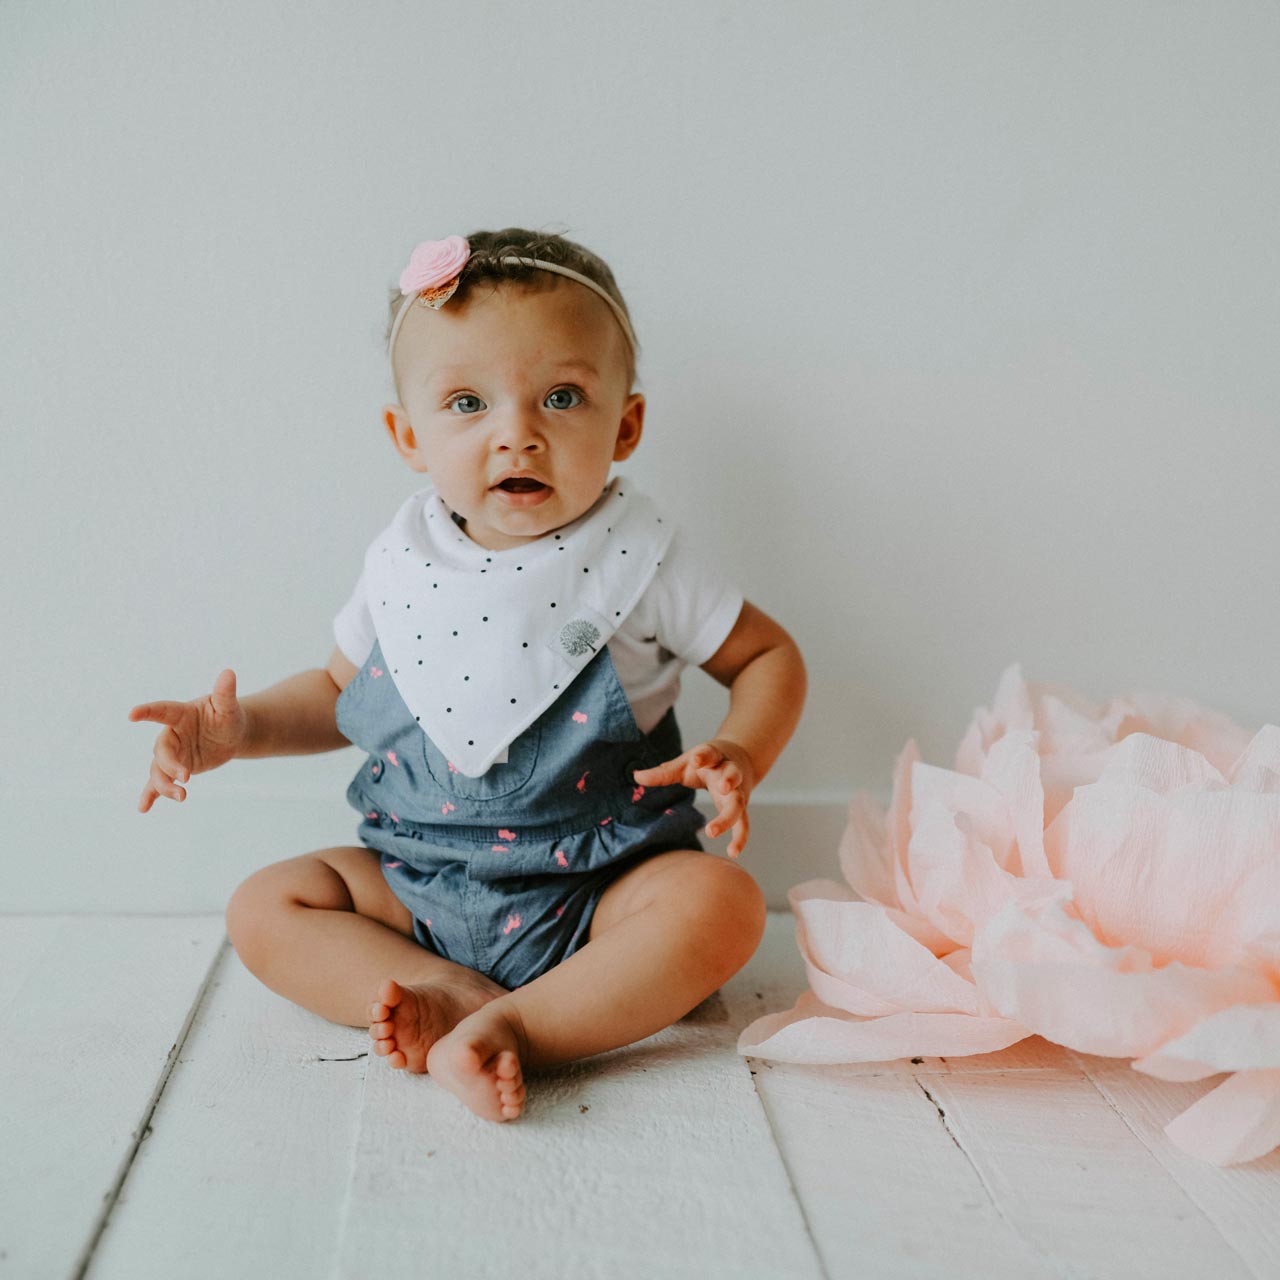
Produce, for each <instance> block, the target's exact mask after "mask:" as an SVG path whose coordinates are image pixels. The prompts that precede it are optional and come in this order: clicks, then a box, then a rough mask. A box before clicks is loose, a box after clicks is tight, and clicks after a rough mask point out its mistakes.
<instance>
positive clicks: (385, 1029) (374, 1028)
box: [369, 1022, 396, 1040]
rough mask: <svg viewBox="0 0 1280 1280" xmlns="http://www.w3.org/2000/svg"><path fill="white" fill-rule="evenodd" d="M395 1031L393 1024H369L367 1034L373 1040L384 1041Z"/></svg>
mask: <svg viewBox="0 0 1280 1280" xmlns="http://www.w3.org/2000/svg"><path fill="white" fill-rule="evenodd" d="M395 1029H396V1026H395V1023H394V1022H371V1023H370V1024H369V1034H370V1035H371V1036H372V1037H373V1038H374V1039H375V1040H385V1039H386V1038H387V1037H388V1036H389V1035H391V1033H392V1032H393V1031H394V1030H395Z"/></svg>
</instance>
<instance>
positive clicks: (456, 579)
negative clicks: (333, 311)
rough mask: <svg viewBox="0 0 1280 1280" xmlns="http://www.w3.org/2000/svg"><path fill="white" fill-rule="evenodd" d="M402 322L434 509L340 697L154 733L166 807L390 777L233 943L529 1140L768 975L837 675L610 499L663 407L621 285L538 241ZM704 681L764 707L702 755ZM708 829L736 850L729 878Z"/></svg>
mask: <svg viewBox="0 0 1280 1280" xmlns="http://www.w3.org/2000/svg"><path fill="white" fill-rule="evenodd" d="M392 309H393V312H394V316H393V319H392V321H391V323H390V326H389V334H388V339H387V347H388V357H389V360H390V363H391V371H392V376H393V379H394V383H395V390H396V395H397V397H398V403H396V404H389V405H386V406H384V408H383V411H382V419H383V422H384V424H385V426H386V429H387V432H388V434H389V436H390V438H391V443H392V444H393V445H394V447H395V449H396V451H397V452H398V453H399V454H400V456H401V457H402V458H403V459H404V461H405V462H406V463H407V464H408V466H409V467H410V468H412V469H413V470H414V471H419V472H423V473H424V474H426V475H427V476H428V477H429V479H430V483H429V484H428V485H427V486H426V487H424V488H421V489H419V490H417V491H416V492H415V493H413V494H412V495H411V496H410V497H409V498H408V499H407V500H406V501H405V502H404V503H403V504H402V505H401V507H400V509H399V511H398V512H397V514H396V516H395V518H394V519H393V520H392V521H391V523H390V524H389V525H388V526H387V528H386V529H385V530H384V531H383V532H382V533H380V534H379V535H378V536H377V537H376V538H375V539H374V540H373V542H372V544H371V545H370V546H369V548H368V550H367V552H366V553H365V557H364V566H363V570H362V572H361V574H360V577H359V580H358V581H357V583H356V586H355V590H354V591H353V593H352V595H351V597H350V598H349V600H348V601H347V603H346V605H345V606H344V607H343V608H342V610H341V611H340V612H339V613H338V615H337V617H336V618H335V620H334V637H335V639H336V641H337V647H336V648H335V649H334V651H333V656H332V657H331V658H330V659H329V665H328V668H327V669H324V670H322V669H320V668H315V669H313V670H309V671H303V672H301V673H299V674H298V675H295V676H292V677H290V678H288V679H286V680H283V681H281V682H280V683H279V684H276V685H274V686H272V687H271V688H270V689H267V690H266V691H265V692H262V693H258V694H254V695H252V696H250V697H246V698H243V699H240V698H237V694H236V678H235V672H234V671H232V670H231V669H226V670H224V671H222V672H221V673H220V674H219V675H218V677H217V679H216V680H215V681H214V684H213V690H212V692H211V693H210V694H209V695H208V696H206V697H203V698H198V699H195V700H193V701H190V702H166V701H160V702H149V703H143V704H140V705H138V706H136V707H134V708H133V709H132V710H131V711H130V712H129V718H130V719H131V720H134V721H139V720H152V721H157V722H159V723H160V724H163V725H165V726H166V727H165V728H164V729H163V730H162V731H161V733H160V734H159V736H158V737H157V739H156V742H155V748H154V759H153V760H152V763H151V773H150V778H149V780H148V782H147V785H146V786H145V787H144V788H143V792H142V796H141V799H140V800H139V805H138V807H139V810H140V811H141V812H143V813H146V812H147V811H148V810H149V809H150V808H151V805H152V804H153V803H154V801H155V800H156V798H157V797H159V796H162V795H163V796H168V797H169V798H170V799H173V800H179V801H180V800H183V799H185V797H186V792H185V791H184V789H183V787H182V786H181V785H179V784H182V783H186V782H188V780H189V779H190V778H191V777H192V776H193V775H195V774H197V773H203V772H207V771H208V770H210V769H215V768H217V767H218V766H219V765H221V764H224V763H225V762H226V761H228V760H231V759H234V758H237V757H238V758H244V757H254V756H268V755H288V754H301V753H307V752H314V751H329V750H333V749H335V748H338V747H343V746H346V745H347V744H348V743H355V744H356V745H357V746H359V747H360V748H361V750H362V751H365V752H367V753H368V759H367V760H366V762H365V763H364V764H363V765H362V766H361V768H360V770H359V772H358V773H357V774H356V776H355V777H354V778H353V779H352V782H351V784H350V786H349V787H348V789H347V798H348V800H349V801H350V802H351V804H352V805H353V806H354V807H355V808H356V809H357V810H359V812H360V814H361V815H362V817H361V821H360V825H359V827H358V830H357V835H358V837H359V840H360V843H359V844H358V845H344V846H339V847H337V848H331V849H321V850H319V851H318V852H315V853H309V854H304V855H302V856H301V857H296V858H288V859H286V860H284V861H283V862H277V863H274V864H273V865H271V866H268V867H264V868H263V869H262V870H260V871H257V872H255V873H254V874H253V875H251V876H250V877H249V878H248V879H247V880H245V881H244V882H243V883H242V884H241V885H240V886H239V887H238V888H237V889H236V891H235V893H234V894H233V895H232V897H231V900H230V903H229V904H228V907H227V932H228V936H229V937H230V940H231V943H232V945H233V946H234V947H235V949H236V952H237V953H238V955H239V956H240V959H241V960H242V961H243V962H244V964H245V966H246V967H247V968H248V969H249V970H250V971H251V972H252V973H254V974H255V975H256V976H257V977H258V978H259V979H260V980H261V981H262V982H263V983H265V984H266V985H267V986H268V987H270V988H271V989H272V990H273V991H276V992H279V993H280V994H281V995H284V996H286V997H288V999H290V1000H292V1001H294V1002H295V1003H297V1004H300V1005H302V1006H303V1007H304V1008H307V1009H310V1010H312V1011H313V1012H315V1013H318V1014H320V1015H321V1016H323V1017H325V1018H328V1019H330V1020H332V1021H335V1022H341V1023H345V1024H347V1025H352V1026H365V1025H367V1026H368V1028H369V1035H370V1036H371V1038H372V1040H373V1047H374V1052H375V1053H377V1054H379V1055H381V1056H383V1057H385V1058H386V1060H387V1061H388V1063H389V1064H390V1065H391V1066H392V1067H397V1068H405V1069H407V1070H409V1071H411V1072H417V1073H421V1072H424V1071H425V1072H429V1073H430V1074H431V1075H432V1076H433V1077H434V1078H435V1079H436V1080H437V1081H438V1082H439V1083H440V1084H441V1085H443V1086H444V1087H445V1088H446V1089H448V1090H450V1091H451V1092H452V1093H454V1094H456V1095H457V1096H458V1097H459V1098H460V1099H461V1100H462V1102H463V1103H465V1104H466V1106H468V1107H469V1108H470V1109H471V1110H472V1111H474V1112H475V1113H476V1114H477V1115H479V1116H482V1117H484V1118H485V1119H488V1120H494V1121H503V1120H513V1119H515V1118H516V1117H517V1116H519V1115H520V1113H521V1110H522V1108H523V1105H524V1098H525V1088H524V1081H523V1069H524V1068H526V1067H533V1066H551V1065H555V1064H558V1063H564V1062H569V1061H572V1060H573V1059H576V1058H582V1057H586V1056H588V1055H590V1054H595V1053H602V1052H604V1051H606V1050H608V1049H614V1048H617V1047H619V1046H622V1045H627V1044H631V1043H633V1042H634V1041H636V1040H640V1039H643V1038H644V1037H645V1036H649V1035H652V1034H653V1033H654V1032H656V1031H659V1030H661V1029H662V1028H663V1027H666V1026H669V1025H670V1024H671V1023H673V1022H675V1021H677V1020H678V1019H679V1018H681V1017H683V1016H684V1015H685V1014H686V1013H688V1012H689V1010H691V1009H692V1008H694V1006H696V1005H697V1004H698V1003H699V1002H700V1001H702V1000H703V999H705V998H706V997H707V996H708V995H710V994H711V993H712V992H713V991H715V990H716V989H717V988H718V987H720V986H721V985H722V984H723V983H724V982H725V981H726V980H727V979H728V978H730V977H731V976H732V975H733V974H734V973H736V972H737V971H738V970H739V969H740V968H741V967H742V966H743V965H744V964H745V963H746V961H747V960H748V959H749V958H750V957H751V955H752V953H753V952H754V951H755V948H756V946H757V944H758V943H759V941H760V937H761V934H762V932H763V929H764V922H765V903H764V898H763V895H762V894H761V892H760V889H759V886H758V885H757V884H756V882H755V880H754V879H753V878H752V877H751V875H750V874H749V873H748V872H747V871H745V870H744V869H743V868H742V867H741V866H740V865H739V864H738V863H737V862H736V859H737V858H738V857H739V855H740V854H741V853H742V850H743V848H744V846H745V845H746V842H747V835H748V830H749V825H748V819H747V802H748V800H749V798H750V796H751V792H752V790H753V789H754V787H755V786H756V784H757V783H758V782H759V781H760V779H761V778H763V777H764V775H765V774H766V773H767V772H768V771H769V769H770V768H771V767H772V765H773V763H774V761H775V760H776V759H777V757H778V755H779V753H780V752H781V751H782V749H783V747H784V745H785V744H786V742H787V740H788V738H789V737H790V736H791V734H792V732H793V731H794V729H795V726H796V724H797V722H798V720H799V717H800V711H801V707H802V704H803V701H804V695H805V668H804V664H803V661H802V660H801V657H800V653H799V651H798V649H797V648H796V645H795V642H794V641H793V640H792V639H791V637H790V636H789V635H788V634H787V632H786V631H784V630H783V629H782V627H780V626H779V625H778V624H777V623H776V622H775V621H773V619H771V618H770V617H768V616H767V615H766V614H764V613H763V612H761V611H760V610H759V609H757V608H756V607H755V606H754V605H752V604H751V603H750V602H749V601H744V600H743V597H742V595H741V593H740V592H738V591H737V590H736V589H735V588H734V586H733V585H732V584H731V583H729V582H728V581H726V580H725V578H724V577H723V575H722V573H721V572H720V570H719V569H718V567H717V566H716V565H715V564H714V563H713V562H712V561H711V560H710V558H709V557H704V556H702V555H701V554H700V553H699V552H698V550H697V549H696V547H695V546H694V545H693V544H692V543H691V542H690V540H689V539H688V538H687V537H686V536H685V535H684V534H683V533H682V532H681V531H680V528H679V525H678V523H677V522H676V521H675V520H674V519H672V518H671V517H670V515H668V514H667V513H666V512H664V511H663V510H662V509H661V508H660V507H658V506H657V505H656V504H655V503H654V502H653V501H652V500H651V499H650V498H649V497H647V496H646V495H645V494H643V493H642V492H640V490H639V488H638V486H636V485H635V484H633V483H632V482H630V481H626V480H624V479H623V478H622V477H618V476H615V477H613V478H612V479H610V476H609V471H610V464H611V463H613V462H621V461H623V460H625V459H626V458H629V457H630V456H631V454H632V453H633V452H634V451H635V449H636V447H637V446H638V445H639V443H640V436H641V429H642V426H643V423H644V410H645V399H644V396H643V395H641V394H639V393H638V392H635V391H633V390H632V386H633V384H634V380H635V370H636V350H637V348H636V341H635V335H634V333H633V332H632V328H631V321H630V316H629V313H628V311H627V307H626V303H625V302H624V301H623V298H622V295H621V293H620V292H619V290H618V287H617V285H616V283H615V282H614V278H613V273H612V272H611V271H610V269H609V267H608V266H607V265H606V264H605V263H604V262H603V261H601V259H600V258H598V257H597V256H596V255H595V254H593V253H591V252H590V251H589V250H587V249H585V248H583V247H582V246H581V245H578V244H575V243H574V242H573V241H571V240H567V239H565V238H563V237H561V236H558V235H546V234H536V233H534V232H530V231H525V230H523V229H521V228H509V229H507V230H505V231H499V232H491V231H477V232H474V233H472V234H471V235H469V236H467V237H466V238H465V239H464V238H463V237H461V236H449V237H448V238H447V239H445V240H439V241H427V242H425V243H423V244H420V245H418V247H417V248H416V249H415V250H414V252H413V255H412V257H411V259H410V262H409V265H408V266H407V267H406V268H405V270H404V272H403V274H402V275H401V278H400V289H399V291H398V293H395V294H393V297H392ZM689 664H693V665H697V666H700V667H701V668H702V669H703V670H704V671H706V672H707V673H709V674H710V675H711V676H712V677H713V678H714V679H715V680H717V681H719V682H720V683H721V684H723V685H725V686H727V687H728V689H729V691H730V693H729V700H730V701H729V711H728V714H727V716H726V717H725V719H724V722H723V723H722V724H721V726H720V728H719V730H718V732H717V735H716V737H714V738H712V739H711V740H709V741H706V742H700V743H698V744H697V745H695V746H693V747H691V748H689V749H688V750H684V749H683V747H682V743H681V740H680V730H679V727H678V726H677V724H676V719H675V712H674V703H675V700H676V695H677V693H678V692H679V685H680V672H681V670H682V668H683V667H684V666H686V665H689ZM697 788H704V789H706V790H707V791H708V792H710V795H711V800H712V802H713V803H714V806H715V810H716V814H715V817H714V818H713V819H712V820H711V821H710V822H707V823H706V825H705V828H704V827H703V820H702V817H701V815H700V814H699V812H698V810H697V809H696V808H695V807H694V805H693V799H694V795H695V790H696V789H697ZM703 829H705V832H706V834H707V835H708V836H718V835H720V834H722V833H724V832H726V831H730V830H731V831H732V837H731V840H730V843H729V845H728V848H727V853H728V860H726V859H724V858H721V857H716V856H714V855H712V854H709V853H707V852H706V851H705V850H704V849H703V848H702V846H701V844H700V843H699V840H698V836H697V833H698V831H699V830H703Z"/></svg>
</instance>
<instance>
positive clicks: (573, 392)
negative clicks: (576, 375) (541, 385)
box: [546, 387, 582, 409]
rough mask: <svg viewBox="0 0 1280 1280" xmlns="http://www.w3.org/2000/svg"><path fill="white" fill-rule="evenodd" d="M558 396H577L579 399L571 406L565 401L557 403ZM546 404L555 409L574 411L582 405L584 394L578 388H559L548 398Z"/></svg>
mask: <svg viewBox="0 0 1280 1280" xmlns="http://www.w3.org/2000/svg"><path fill="white" fill-rule="evenodd" d="M557 396H577V397H578V398H577V399H576V400H574V401H573V402H572V403H570V404H565V402H564V401H563V400H560V401H556V397H557ZM553 402H554V403H553ZM546 403H547V404H549V405H551V407H552V408H553V409H573V408H576V407H577V406H578V405H580V404H581V403H582V393H581V392H580V391H579V390H577V388H576V387H557V388H556V389H555V390H554V391H553V392H552V393H551V394H550V395H549V396H548V397H547V400H546Z"/></svg>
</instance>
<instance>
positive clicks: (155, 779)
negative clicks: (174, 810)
mask: <svg viewBox="0 0 1280 1280" xmlns="http://www.w3.org/2000/svg"><path fill="white" fill-rule="evenodd" d="M151 785H152V786H153V787H154V788H155V789H156V791H157V792H158V793H159V794H160V795H162V796H168V797H169V799H170V800H185V799H186V798H187V793H186V792H185V791H184V790H183V789H182V788H181V787H179V786H175V785H174V781H173V779H172V778H171V777H170V776H169V775H168V774H167V773H165V771H164V770H163V769H162V768H161V767H160V764H159V761H156V760H152V762H151Z"/></svg>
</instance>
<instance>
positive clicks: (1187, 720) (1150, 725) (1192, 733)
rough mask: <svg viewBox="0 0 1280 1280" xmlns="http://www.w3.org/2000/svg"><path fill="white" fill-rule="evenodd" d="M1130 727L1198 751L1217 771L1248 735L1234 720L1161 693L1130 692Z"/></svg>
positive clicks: (1244, 743)
mask: <svg viewBox="0 0 1280 1280" xmlns="http://www.w3.org/2000/svg"><path fill="white" fill-rule="evenodd" d="M1125 701H1127V702H1128V703H1130V704H1131V705H1132V706H1133V707H1134V709H1135V714H1134V717H1133V723H1132V729H1133V730H1134V731H1141V732H1144V733H1148V734H1150V735H1151V736H1152V737H1156V738H1165V739H1167V740H1168V741H1170V742H1176V743H1178V744H1179V746H1183V747H1189V748H1190V749H1191V750H1192V751H1198V752H1199V753H1200V754H1201V755H1202V756H1204V757H1205V759H1206V760H1208V762H1209V763H1210V764H1211V765H1212V766H1213V767H1214V768H1215V769H1217V770H1218V772H1219V773H1221V774H1224V775H1225V774H1227V773H1228V772H1229V771H1230V769H1231V766H1232V764H1234V763H1235V761H1236V759H1237V758H1238V757H1239V755H1240V753H1241V752H1242V751H1243V750H1244V749H1245V748H1246V747H1247V746H1248V745H1249V739H1250V738H1251V737H1252V735H1251V734H1250V733H1249V731H1248V730H1247V729H1243V728H1241V727H1240V726H1239V725H1238V724H1236V723H1235V721H1233V720H1231V719H1229V718H1228V717H1226V716H1224V715H1221V714H1219V713H1218V712H1216V711H1210V710H1209V709H1208V708H1206V707H1202V706H1200V704H1199V703H1196V702H1192V701H1191V699H1190V698H1180V697H1176V696H1174V695H1170V694H1165V693H1131V694H1128V695H1127V696H1126V699H1125Z"/></svg>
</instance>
